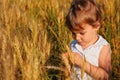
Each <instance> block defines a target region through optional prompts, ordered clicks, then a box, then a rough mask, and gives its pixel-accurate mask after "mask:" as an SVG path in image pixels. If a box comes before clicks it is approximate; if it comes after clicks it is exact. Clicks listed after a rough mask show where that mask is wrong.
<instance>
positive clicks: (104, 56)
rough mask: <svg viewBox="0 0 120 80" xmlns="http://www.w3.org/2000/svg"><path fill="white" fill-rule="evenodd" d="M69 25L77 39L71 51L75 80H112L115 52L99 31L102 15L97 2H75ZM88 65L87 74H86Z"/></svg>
mask: <svg viewBox="0 0 120 80" xmlns="http://www.w3.org/2000/svg"><path fill="white" fill-rule="evenodd" d="M66 22H67V25H68V28H69V29H70V31H71V32H72V35H73V38H74V40H73V41H72V42H71V51H72V53H73V54H72V55H73V58H74V71H75V74H74V73H71V79H72V80H109V79H110V78H109V77H110V72H111V49H110V45H109V43H108V42H107V41H106V40H105V39H104V38H103V37H102V36H101V35H99V34H97V31H98V30H99V28H100V24H101V13H100V10H99V9H98V7H97V5H96V3H95V1H94V0H74V1H73V2H72V4H71V7H70V10H69V13H68V15H67V20H66ZM83 63H84V71H85V73H84V75H83V77H82V78H81V75H82V73H81V72H82V69H83Z"/></svg>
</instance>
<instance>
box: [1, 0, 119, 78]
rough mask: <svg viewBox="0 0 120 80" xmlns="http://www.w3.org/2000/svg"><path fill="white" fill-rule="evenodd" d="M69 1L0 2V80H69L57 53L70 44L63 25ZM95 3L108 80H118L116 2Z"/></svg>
mask: <svg viewBox="0 0 120 80" xmlns="http://www.w3.org/2000/svg"><path fill="white" fill-rule="evenodd" d="M71 1H72V0H45V1H44V0H0V80H69V78H65V75H66V74H69V68H70V67H69V65H68V66H67V69H68V72H65V69H64V68H63V66H64V64H63V61H62V59H61V53H63V52H66V51H69V48H68V46H69V44H70V42H71V40H72V37H71V33H70V31H69V30H68V29H67V28H66V24H65V17H66V15H67V13H68V10H69V7H70V4H71ZM97 2H98V3H99V6H100V7H101V11H102V16H103V17H102V18H103V24H102V26H103V27H102V28H101V29H100V31H99V33H100V34H101V35H103V36H104V37H105V38H106V39H107V40H108V42H109V43H110V45H111V49H112V54H111V55H112V74H111V80H119V79H120V68H119V67H120V46H119V45H120V32H119V31H120V7H119V5H120V1H119V0H97ZM71 61H72V60H71ZM66 63H67V62H66Z"/></svg>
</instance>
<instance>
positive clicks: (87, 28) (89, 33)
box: [72, 24, 99, 47]
mask: <svg viewBox="0 0 120 80" xmlns="http://www.w3.org/2000/svg"><path fill="white" fill-rule="evenodd" d="M98 29H99V28H94V27H92V26H91V25H89V24H85V25H84V29H83V30H77V31H72V35H73V38H74V39H76V40H77V42H78V44H80V45H81V46H82V47H88V46H89V45H91V44H93V43H95V41H96V40H97V38H98V37H97V30H98Z"/></svg>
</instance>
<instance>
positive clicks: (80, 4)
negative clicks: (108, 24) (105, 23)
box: [66, 0, 102, 30]
mask: <svg viewBox="0 0 120 80" xmlns="http://www.w3.org/2000/svg"><path fill="white" fill-rule="evenodd" d="M101 21H102V18H101V11H100V9H99V8H98V6H97V4H96V2H95V1H94V0H74V1H73V2H72V4H71V7H70V10H69V13H68V15H67V17H66V24H67V26H68V28H69V29H70V30H78V29H81V28H82V29H83V28H84V27H82V24H84V23H87V24H89V25H91V26H93V27H97V26H100V24H101Z"/></svg>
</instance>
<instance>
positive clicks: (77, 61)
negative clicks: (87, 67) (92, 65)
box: [73, 53, 84, 67]
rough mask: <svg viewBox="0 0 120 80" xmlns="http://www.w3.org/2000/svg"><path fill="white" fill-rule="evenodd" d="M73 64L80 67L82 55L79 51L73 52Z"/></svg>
mask: <svg viewBox="0 0 120 80" xmlns="http://www.w3.org/2000/svg"><path fill="white" fill-rule="evenodd" d="M73 58H74V64H75V65H77V66H79V67H81V66H82V64H83V61H84V60H83V57H82V56H81V55H80V54H79V53H73Z"/></svg>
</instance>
